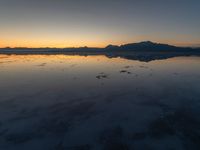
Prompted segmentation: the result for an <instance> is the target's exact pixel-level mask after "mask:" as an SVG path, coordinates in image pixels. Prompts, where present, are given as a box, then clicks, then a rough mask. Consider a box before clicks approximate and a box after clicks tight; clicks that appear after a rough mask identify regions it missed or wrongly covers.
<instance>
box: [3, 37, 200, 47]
mask: <svg viewBox="0 0 200 150" xmlns="http://www.w3.org/2000/svg"><path fill="white" fill-rule="evenodd" d="M65 41H68V42H65ZM141 41H146V40H127V42H125V41H120V40H118V41H114V42H112V41H111V40H110V41H106V40H105V41H103V40H99V41H97V40H93V41H89V40H87V41H84V40H83V41H81V40H75V41H72V40H71V41H70V40H60V41H59V40H44V39H42V40H22V39H9V40H2V39H0V48H5V47H11V48H15V47H27V48H46V47H49V48H51V47H52V48H70V47H84V46H87V47H98V48H104V47H106V46H107V45H109V44H112V45H122V44H127V43H137V42H141ZM152 41H153V42H156V43H163V44H170V45H175V46H182V47H186V46H196V45H198V43H200V42H173V41H169V40H161V41H156V40H152Z"/></svg>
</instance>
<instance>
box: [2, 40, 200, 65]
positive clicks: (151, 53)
mask: <svg viewBox="0 0 200 150" xmlns="http://www.w3.org/2000/svg"><path fill="white" fill-rule="evenodd" d="M0 54H67V55H106V56H107V57H111V58H112V57H122V58H126V59H131V60H140V61H147V62H148V61H152V60H157V59H167V58H171V57H177V56H200V48H190V47H176V46H172V45H167V44H159V43H153V42H150V41H145V42H140V43H132V44H125V45H121V46H115V45H108V46H107V47H105V48H89V47H80V48H63V49H59V48H2V49H0Z"/></svg>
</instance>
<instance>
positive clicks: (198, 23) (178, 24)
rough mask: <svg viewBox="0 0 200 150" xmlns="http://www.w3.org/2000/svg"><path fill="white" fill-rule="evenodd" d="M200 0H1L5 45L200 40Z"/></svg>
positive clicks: (0, 22)
mask: <svg viewBox="0 0 200 150" xmlns="http://www.w3.org/2000/svg"><path fill="white" fill-rule="evenodd" d="M199 15H200V0H112V1H111V0H101V1H100V0H0V35H1V37H0V46H1V47H3V46H29V47H43V46H56V47H69V46H85V45H88V46H99V47H103V46H105V45H107V44H110V43H111V44H123V43H129V42H137V41H143V40H152V41H155V42H163V43H169V44H175V45H183V46H184V45H195V44H199V43H200V29H199V27H200V19H199Z"/></svg>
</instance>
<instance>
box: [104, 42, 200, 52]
mask: <svg viewBox="0 0 200 150" xmlns="http://www.w3.org/2000/svg"><path fill="white" fill-rule="evenodd" d="M105 49H106V50H109V51H116V50H118V51H161V52H163V51H181V52H185V51H193V50H197V49H198V48H190V47H177V46H173V45H168V44H160V43H153V42H151V41H144V42H139V43H130V44H125V45H121V46H115V45H109V46H107V47H106V48H105ZM199 49H200V48H199Z"/></svg>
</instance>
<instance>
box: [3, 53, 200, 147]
mask: <svg viewBox="0 0 200 150" xmlns="http://www.w3.org/2000/svg"><path fill="white" fill-rule="evenodd" d="M199 108H200V57H175V58H169V59H163V60H154V61H150V62H142V61H138V60H128V59H124V58H120V57H117V58H108V57H106V56H104V55H94V56H79V55H0V149H2V150H18V149H19V150H27V149H29V150H35V149H37V150H44V149H45V150H65V149H66V150H101V149H103V150H118V149H119V150H129V149H131V150H141V149H144V150H148V149H153V150H160V149H162V150H172V149H174V150H179V149H180V150H187V149H193V150H195V149H200V144H199V143H200V142H199V141H200V117H199V116H200V109H199Z"/></svg>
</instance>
